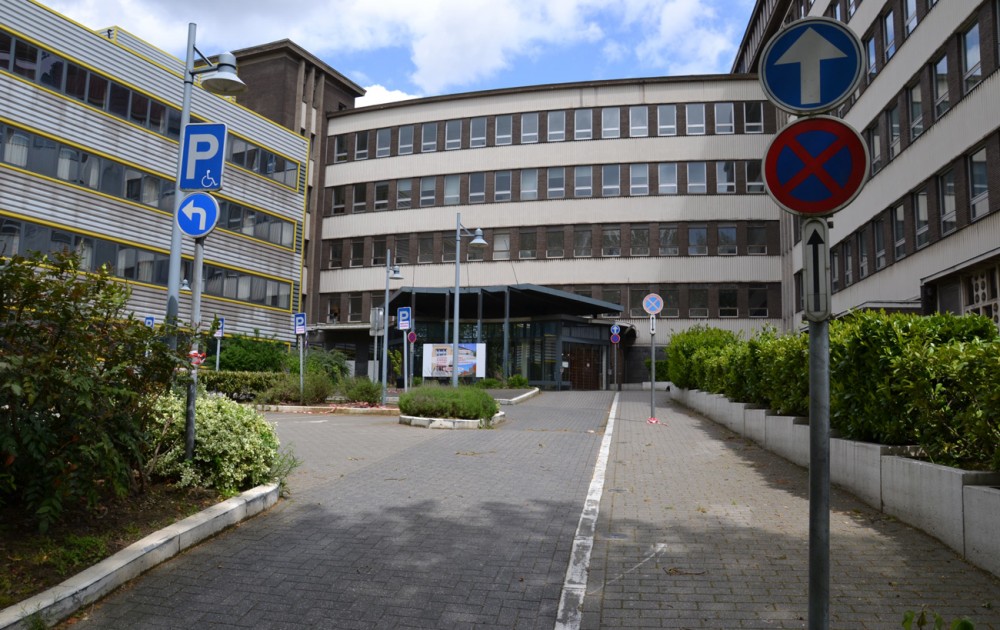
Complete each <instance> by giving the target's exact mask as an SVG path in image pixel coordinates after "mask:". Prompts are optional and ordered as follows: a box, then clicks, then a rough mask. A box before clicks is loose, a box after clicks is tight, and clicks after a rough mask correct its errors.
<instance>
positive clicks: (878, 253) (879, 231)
mask: <svg viewBox="0 0 1000 630" xmlns="http://www.w3.org/2000/svg"><path fill="white" fill-rule="evenodd" d="M872 229H873V230H874V231H875V269H881V268H883V267H885V220H884V219H876V220H875V221H874V222H873V223H872Z"/></svg>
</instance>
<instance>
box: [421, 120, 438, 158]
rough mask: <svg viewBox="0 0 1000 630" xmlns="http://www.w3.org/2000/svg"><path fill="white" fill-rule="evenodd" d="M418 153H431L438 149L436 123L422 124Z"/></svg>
mask: <svg viewBox="0 0 1000 630" xmlns="http://www.w3.org/2000/svg"><path fill="white" fill-rule="evenodd" d="M420 133H421V136H420V152H421V153H432V152H434V151H437V148H438V126H437V123H424V124H423V126H422V127H421V129H420Z"/></svg>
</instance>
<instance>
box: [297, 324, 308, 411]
mask: <svg viewBox="0 0 1000 630" xmlns="http://www.w3.org/2000/svg"><path fill="white" fill-rule="evenodd" d="M298 338H299V402H300V403H303V404H305V397H306V336H305V335H299V336H298Z"/></svg>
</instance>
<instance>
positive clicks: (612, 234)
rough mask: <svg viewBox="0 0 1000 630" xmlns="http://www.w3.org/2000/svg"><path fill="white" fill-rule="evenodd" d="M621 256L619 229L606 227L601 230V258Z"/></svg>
mask: <svg viewBox="0 0 1000 630" xmlns="http://www.w3.org/2000/svg"><path fill="white" fill-rule="evenodd" d="M621 255H622V231H621V228H618V227H611V226H607V227H604V228H601V256H621Z"/></svg>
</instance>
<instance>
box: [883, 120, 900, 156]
mask: <svg viewBox="0 0 1000 630" xmlns="http://www.w3.org/2000/svg"><path fill="white" fill-rule="evenodd" d="M885 124H886V131H888V132H889V160H890V161H892V159H893V158H895V157H896V156H897V155H899V107H893V108H892V109H890V110H889V111H887V112H886V114H885Z"/></svg>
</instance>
